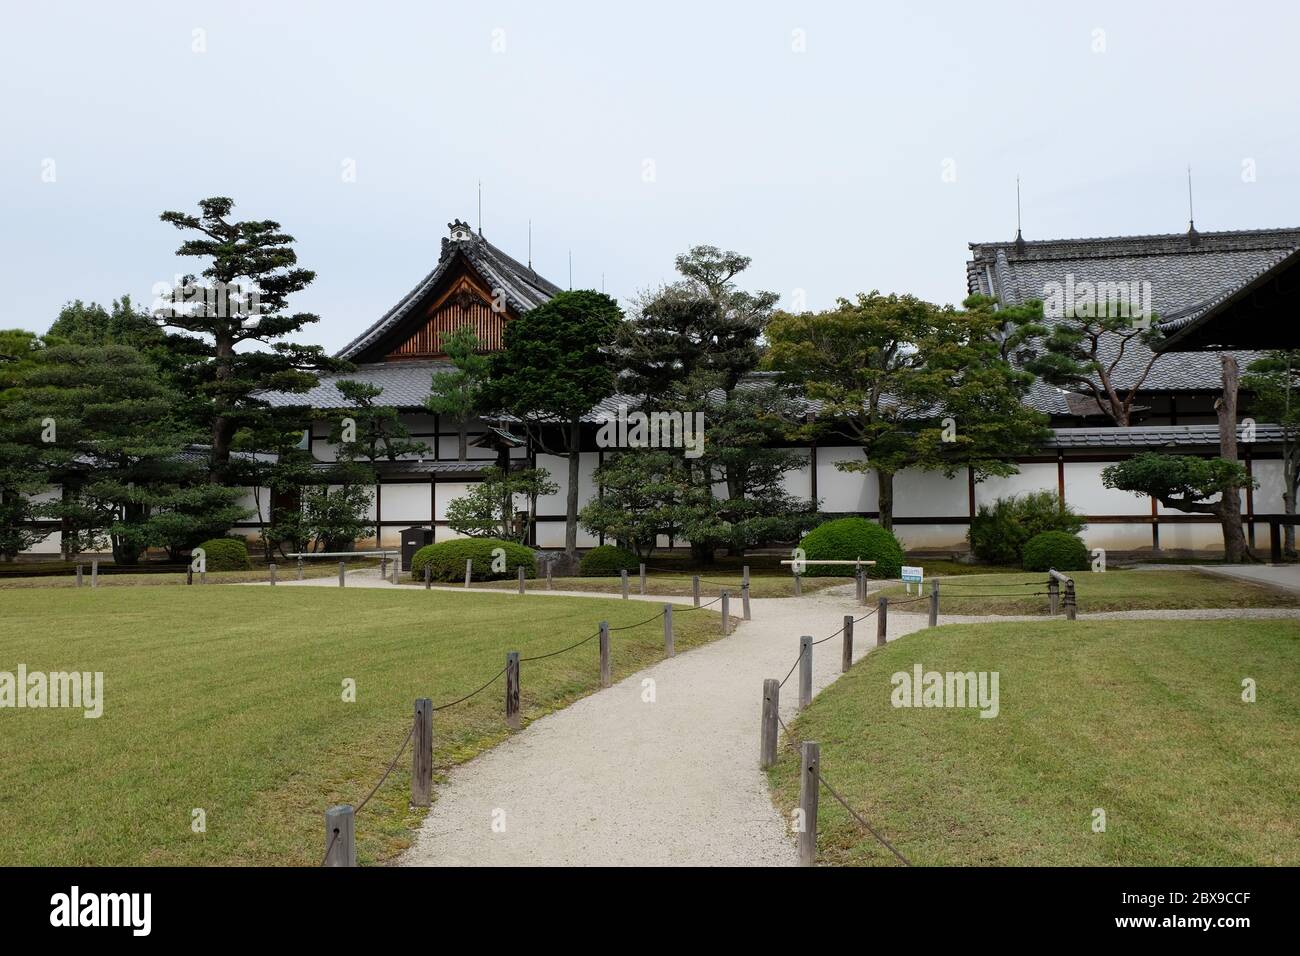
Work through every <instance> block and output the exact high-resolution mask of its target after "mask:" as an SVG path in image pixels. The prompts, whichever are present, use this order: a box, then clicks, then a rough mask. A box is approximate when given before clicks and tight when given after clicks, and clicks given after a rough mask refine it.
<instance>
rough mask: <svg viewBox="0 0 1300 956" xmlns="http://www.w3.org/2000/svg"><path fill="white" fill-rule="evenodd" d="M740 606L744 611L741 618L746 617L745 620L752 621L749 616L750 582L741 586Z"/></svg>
mask: <svg viewBox="0 0 1300 956" xmlns="http://www.w3.org/2000/svg"><path fill="white" fill-rule="evenodd" d="M740 606H741V609H742V610H741V616H742V617H744V619H745V620H746V621H748V620H750V616H749V582H748V581H745V582H744V583H743V584H741V585H740Z"/></svg>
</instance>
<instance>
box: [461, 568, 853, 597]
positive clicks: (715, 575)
mask: <svg viewBox="0 0 1300 956" xmlns="http://www.w3.org/2000/svg"><path fill="white" fill-rule="evenodd" d="M740 581H741V577H740V572H738V571H737V572H735V573H734V574H733V573H729V572H727V571H714V572H703V573H701V574H700V595H701V597H702V598H703V600H705V601H711V600H712V599H713V598H716V597H717V596H718V595H719V594H720V593H721V592H722V589H723V588H726V589H728V590H730V591H731V597H732V599H733V600H739V599H740ZM852 583H853V579H852V578H804V579H803V593H804V594H811V593H813V592H814V591H820V590H822V589H823V588H829V587H834V586H835V585H837V584H852ZM518 587H519V582H518V581H517V580H514V581H485V582H478V583H476V584H474V585H472V586H471V588H479V589H484V590H497V591H500V590H505V591H515V590H517V589H518ZM552 587H554V588H555V590H557V591H589V592H592V593H595V594H612V595H615V596H620V595H622V593H623V592H622V587H623V586H622V584H621V583H620V582H619V579H618V577H617V576H614V577H599V578H553V579H552ZM691 588H692V585H691V575H690V574H662V573H660V574H648V575H646V593H647V594H664V595H667V596H669V597H690V596H691V594H692V590H691ZM545 589H546V579H545V578H537V579H534V580H529V581H528V582H526V584H525V590H528V591H534V590H536V591H544V590H545ZM627 590H628V593H629V594H640V593H641V584H640V577H639V576H638V575H637V573H636V572H635V571H633V572H632V573H630V574H629V575H628V576H627ZM793 595H794V581H793V579H792V577H791V575H789V574H756V573H751V574H750V578H749V596H750V597H754V598H769V597H792V596H793Z"/></svg>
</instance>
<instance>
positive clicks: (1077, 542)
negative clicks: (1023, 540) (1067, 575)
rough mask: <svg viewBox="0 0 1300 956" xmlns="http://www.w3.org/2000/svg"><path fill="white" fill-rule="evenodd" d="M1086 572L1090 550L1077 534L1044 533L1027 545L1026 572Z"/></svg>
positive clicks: (1062, 532)
mask: <svg viewBox="0 0 1300 956" xmlns="http://www.w3.org/2000/svg"><path fill="white" fill-rule="evenodd" d="M1051 568H1055V569H1056V570H1058V571H1086V570H1087V569H1088V548H1087V546H1086V545H1085V544H1084V543H1083V540H1082V539H1081V538H1080V537H1079V536H1078V535H1077V534H1070V533H1068V532H1066V531H1044V532H1042V533H1040V534H1036V535H1034V536H1033V537H1032V538H1030V539H1029V541H1028V543H1027V544H1026V545H1025V570H1026V571H1047V570H1049V569H1051Z"/></svg>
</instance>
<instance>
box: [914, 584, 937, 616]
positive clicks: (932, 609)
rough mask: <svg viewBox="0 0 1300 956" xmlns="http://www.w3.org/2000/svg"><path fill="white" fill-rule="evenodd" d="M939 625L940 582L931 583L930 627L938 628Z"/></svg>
mask: <svg viewBox="0 0 1300 956" xmlns="http://www.w3.org/2000/svg"><path fill="white" fill-rule="evenodd" d="M918 590H919V587H918ZM938 624H939V582H938V581H931V582H930V626H931V627H937V626H938Z"/></svg>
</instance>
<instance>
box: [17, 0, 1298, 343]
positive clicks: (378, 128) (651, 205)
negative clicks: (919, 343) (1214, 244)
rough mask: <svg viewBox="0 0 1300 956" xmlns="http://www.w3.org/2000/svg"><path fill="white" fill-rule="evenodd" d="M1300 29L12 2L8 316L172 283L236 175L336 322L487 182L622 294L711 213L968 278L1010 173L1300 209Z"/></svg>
mask: <svg viewBox="0 0 1300 956" xmlns="http://www.w3.org/2000/svg"><path fill="white" fill-rule="evenodd" d="M1298 33H1300V12H1298V8H1297V5H1295V4H1291V3H1287V4H1283V3H1280V2H1278V3H1251V4H1222V3H1216V4H1210V3H1204V2H1194V3H1188V2H1179V3H1135V2H1128V3H1096V2H1087V3H1082V2H1072V3H1059V2H1052V3H1047V2H1041V0H1039V2H1030V3H999V2H996V0H986V2H979V3H970V2H961V3H948V2H946V3H933V4H924V3H913V2H905V3H889V4H883V3H873V4H859V3H853V4H850V3H847V2H846V3H839V4H832V3H824V4H823V3H807V2H788V3H758V2H753V0H747V2H743V3H741V2H738V3H713V2H708V0H693V2H689V3H685V2H675V0H659V2H655V3H639V4H626V3H614V2H610V0H605V2H600V3H592V4H586V3H567V2H563V0H549V2H546V3H538V2H531V3H492V2H474V3H468V2H460V3H442V2H421V3H415V2H412V3H406V4H397V3H391V4H390V3H382V2H373V0H371V2H361V0H357V2H349V3H325V2H316V3H288V2H275V0H262V2H247V3H237V2H220V3H217V2H213V3H189V2H183V0H171V2H165V3H163V2H160V3H137V2H126V0H123V2H114V3H105V2H84V3H60V2H40V3H32V2H28V3H21V4H19V3H12V4H6V6H5V11H4V15H3V32H0V71H2V72H3V78H4V89H3V97H0V217H2V218H0V285H2V287H3V290H4V296H3V305H0V310H2V311H0V327H13V326H19V327H24V328H29V329H33V330H36V331H44V330H45V329H46V328H47V327H48V326H49V323H50V322H51V321H52V320H53V318H54V316H55V315H56V313H57V311H58V309H59V307H60V305H61V304H62V303H64V302H65V301H68V300H71V299H74V298H81V299H86V300H91V299H93V300H98V301H102V302H107V301H108V300H110V299H112V298H113V297H115V296H117V295H120V294H121V293H123V292H129V293H131V294H132V295H133V297H135V298H136V299H137V301H140V302H142V303H147V302H148V301H149V298H150V296H149V290H150V288H151V287H152V286H153V284H154V283H156V282H159V281H164V280H168V279H170V278H171V276H172V275H173V274H174V273H175V272H177V271H178V270H179V269H180V268H181V267H182V264H181V263H180V261H179V260H177V259H176V258H175V256H174V255H173V253H174V251H175V248H176V246H177V244H178V243H179V241H180V238H181V236H180V234H179V233H177V232H176V231H175V230H174V229H173V227H171V226H169V225H165V224H163V223H160V222H159V221H158V213H159V212H161V211H162V210H164V209H183V210H191V209H194V208H195V203H196V201H197V200H198V199H200V198H202V197H205V196H212V195H225V196H230V197H232V198H233V199H234V200H235V202H236V204H237V206H236V214H237V215H238V216H240V217H241V218H258V219H261V218H271V219H276V220H278V221H279V222H281V223H282V224H283V226H284V227H285V229H286V230H287V231H289V232H290V233H291V234H293V235H294V236H295V237H296V238H297V240H298V243H297V248H298V253H299V258H300V260H301V262H302V264H303V265H304V266H306V267H308V268H311V269H314V270H316V271H317V273H318V277H317V280H316V282H315V283H314V284H313V285H312V286H311V288H310V289H309V290H308V291H306V292H304V293H302V294H301V295H299V296H298V297H297V300H296V301H295V302H294V305H295V306H296V307H297V308H299V309H302V310H307V311H313V312H317V313H319V314H320V315H321V322H320V324H319V325H317V326H315V327H313V328H312V329H310V330H309V334H308V335H307V337H306V338H307V340H310V341H316V342H320V343H322V344H324V345H325V346H327V347H328V348H330V349H331V350H333V349H336V348H338V347H340V346H341V345H343V344H344V343H346V342H347V341H348V340H350V339H351V338H352V337H353V336H354V335H355V334H357V333H358V332H359V331H360V330H362V329H363V328H365V327H366V326H367V325H369V324H370V323H371V322H373V321H374V320H375V319H376V318H378V317H379V316H380V315H381V314H382V313H383V312H384V311H386V310H387V309H388V308H389V307H390V306H392V305H393V304H394V303H395V302H396V301H397V300H398V299H400V298H401V297H402V296H403V295H404V294H405V293H406V292H407V291H408V290H409V289H410V288H411V287H412V286H414V285H415V284H416V283H417V282H418V281H419V280H420V279H421V278H422V277H423V276H424V275H425V274H426V273H427V272H428V271H429V269H431V268H432V266H433V264H434V263H435V262H436V260H437V256H438V248H439V241H440V240H441V238H442V237H443V236H444V235H446V233H447V229H446V224H447V222H448V221H449V220H451V219H452V218H455V217H461V218H465V219H468V220H470V221H471V222H473V221H474V220H475V219H476V217H477V212H476V183H477V181H478V180H479V179H481V180H482V182H483V231H484V234H485V235H486V236H487V238H488V239H490V240H491V241H492V242H494V243H496V244H497V245H499V246H501V247H502V248H503V249H505V250H506V251H507V252H509V253H511V254H512V255H514V256H515V257H516V258H519V259H521V260H522V259H524V258H525V257H526V256H527V233H528V220H529V219H530V218H531V219H532V222H533V261H534V264H535V266H536V268H537V269H538V271H539V272H541V273H542V274H543V275H545V276H547V277H549V278H550V279H551V280H552V281H554V282H556V283H558V284H559V285H561V286H567V285H568V284H569V266H568V258H569V253H570V250H571V251H572V256H573V284H574V286H575V287H587V288H600V287H601V282H602V275H603V277H604V285H605V288H606V290H607V291H608V292H609V293H610V294H612V295H615V296H617V297H619V298H620V299H622V300H623V301H624V302H626V301H627V300H628V299H629V298H631V297H632V296H633V295H634V294H635V293H636V292H637V291H638V290H640V289H644V288H647V287H650V286H653V285H656V284H658V283H659V282H661V281H663V280H666V279H668V278H670V277H671V274H672V260H673V257H674V255H675V254H677V253H678V252H680V251H683V250H685V249H686V248H687V247H689V246H691V245H693V244H699V243H711V244H714V245H719V246H722V247H724V248H731V249H736V250H738V251H741V252H744V253H746V254H748V255H750V256H752V257H753V260H754V263H753V266H752V268H751V270H750V272H749V274H748V282H747V284H748V285H750V286H751V287H754V288H763V289H770V290H773V291H776V292H779V293H780V294H781V295H782V296H783V302H784V304H785V305H787V306H789V305H791V304H792V303H793V302H795V301H797V300H795V299H794V298H793V297H794V296H795V295H796V294H797V290H804V291H803V295H804V297H805V298H806V306H807V307H809V308H825V307H828V306H830V305H831V304H833V302H834V300H835V299H836V298H837V297H839V296H844V295H851V294H853V293H855V292H857V291H867V290H870V289H877V288H878V289H880V290H882V291H898V292H912V293H915V294H917V295H920V296H923V297H925V298H928V299H931V300H935V301H939V302H959V301H960V300H961V299H962V297H963V296H964V295H965V285H964V279H965V275H964V269H963V263H964V261H965V259H966V258H967V248H966V246H967V243H968V242H971V241H987V240H994V239H1010V238H1012V237H1013V236H1014V234H1015V177H1016V176H1017V175H1019V176H1020V177H1021V180H1022V195H1023V210H1024V212H1023V216H1024V233H1025V237H1026V238H1027V239H1047V238H1062V237H1081V236H1105V235H1123V234H1133V233H1148V232H1175V231H1183V230H1185V229H1186V228H1187V190H1186V181H1185V176H1186V167H1187V165H1188V164H1190V165H1191V166H1192V172H1193V180H1194V185H1195V203H1196V225H1197V228H1198V229H1200V230H1202V231H1209V230H1217V229H1249V228H1260V227H1270V226H1297V225H1300V175H1298V162H1300V160H1298V159H1297V157H1298V156H1300V152H1298V151H1297V145H1300V124H1298V123H1297V122H1296V120H1297V116H1298V115H1300V114H1298V111H1297V108H1296V107H1297V89H1298V88H1300V87H1298V85H1297V84H1296V83H1295V82H1294V62H1295V56H1296V54H1295V51H1294V49H1293V48H1294V42H1295V37H1296V36H1297V34H1298ZM349 162H351V163H353V164H354V166H353V167H348V166H347V164H348V163H349ZM349 168H354V169H355V181H346V180H347V177H346V175H345V173H346V171H347V169H349ZM1252 170H1253V173H1254V175H1253V181H1249V180H1250V179H1251V178H1252V177H1251V176H1250V175H1249V174H1250V172H1251V171H1252ZM1243 171H1245V175H1243ZM50 179H52V180H53V181H48V180H50Z"/></svg>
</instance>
